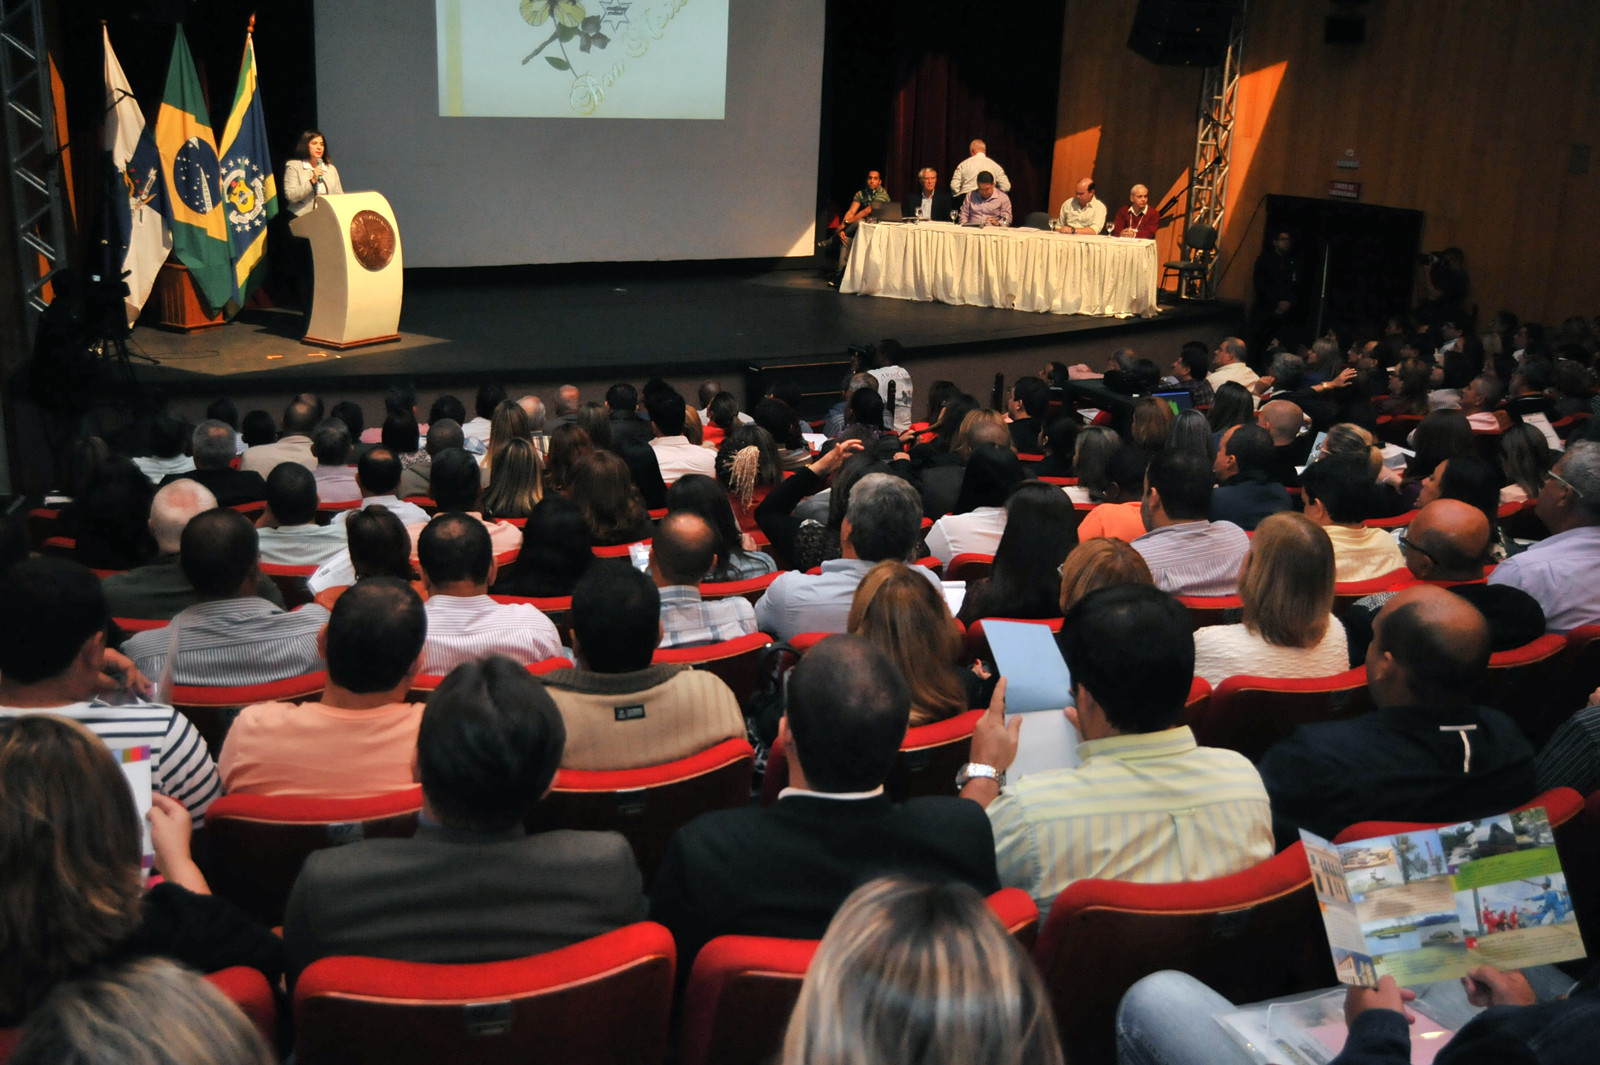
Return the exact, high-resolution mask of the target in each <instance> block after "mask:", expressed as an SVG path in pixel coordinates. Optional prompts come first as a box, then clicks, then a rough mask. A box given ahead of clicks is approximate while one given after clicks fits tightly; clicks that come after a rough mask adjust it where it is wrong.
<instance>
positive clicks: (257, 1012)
mask: <svg viewBox="0 0 1600 1065" xmlns="http://www.w3.org/2000/svg"><path fill="white" fill-rule="evenodd" d="M206 980H207V981H209V982H210V983H211V984H212V985H213V986H215V987H216V989H217V990H218V991H221V992H222V993H223V994H224V995H227V996H228V1000H229V1001H230V1002H232V1003H233V1004H234V1005H236V1006H238V1007H239V1009H240V1011H241V1012H243V1013H244V1015H245V1016H246V1017H248V1018H250V1023H251V1024H253V1025H255V1027H256V1031H258V1032H260V1033H261V1038H262V1039H264V1040H266V1044H267V1046H269V1047H274V1048H276V1047H277V1045H278V1002H277V999H276V998H274V997H273V994H272V985H271V984H269V983H267V978H266V977H265V976H263V975H261V971H260V970H259V969H252V968H250V967H248V966H245V965H235V966H233V967H232V968H230V969H222V970H220V971H218V972H214V973H211V974H209V975H208V976H207V977H206Z"/></svg>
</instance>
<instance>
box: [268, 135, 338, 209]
mask: <svg viewBox="0 0 1600 1065" xmlns="http://www.w3.org/2000/svg"><path fill="white" fill-rule="evenodd" d="M343 191H344V188H343V187H342V186H340V184H339V171H338V170H337V169H335V168H334V165H333V163H331V162H330V161H329V160H328V142H327V139H326V138H324V137H323V136H322V134H321V133H319V132H317V131H316V130H314V129H308V130H306V131H305V132H304V133H302V134H300V139H299V141H297V142H296V143H295V146H294V150H293V151H291V152H290V153H289V165H288V166H287V167H285V168H284V171H283V198H284V203H285V206H287V207H288V208H289V213H290V214H292V215H297V216H298V215H302V214H305V213H306V212H307V211H309V210H310V209H311V205H312V204H313V203H315V202H316V198H317V197H318V196H326V195H328V194H329V193H341V192H343Z"/></svg>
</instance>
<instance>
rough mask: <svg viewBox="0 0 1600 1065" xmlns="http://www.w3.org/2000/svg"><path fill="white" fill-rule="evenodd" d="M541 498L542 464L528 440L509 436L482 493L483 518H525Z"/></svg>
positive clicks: (492, 519)
mask: <svg viewBox="0 0 1600 1065" xmlns="http://www.w3.org/2000/svg"><path fill="white" fill-rule="evenodd" d="M543 498H544V462H543V460H541V459H540V458H539V449H538V448H536V447H534V446H533V442H532V441H531V440H524V439H522V438H520V437H513V438H512V439H510V440H508V441H506V443H505V446H503V447H502V448H501V449H500V454H499V456H498V457H497V458H496V461H495V464H494V467H493V468H492V470H491V471H490V475H489V487H488V488H487V489H485V490H484V493H483V516H484V517H485V518H486V519H488V520H491V521H494V520H499V519H502V518H526V517H527V516H528V515H529V514H532V513H533V508H534V507H535V506H537V505H538V503H539V500H541V499H543Z"/></svg>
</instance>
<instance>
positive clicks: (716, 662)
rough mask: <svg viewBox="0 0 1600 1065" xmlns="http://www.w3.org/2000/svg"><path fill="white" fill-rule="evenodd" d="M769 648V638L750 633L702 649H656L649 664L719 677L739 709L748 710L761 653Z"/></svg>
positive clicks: (770, 643)
mask: <svg viewBox="0 0 1600 1065" xmlns="http://www.w3.org/2000/svg"><path fill="white" fill-rule="evenodd" d="M771 646H772V637H770V636H768V635H767V634H766V633H764V632H752V633H750V634H749V635H748V636H740V637H738V638H737V639H733V640H725V641H723V642H722V643H713V644H707V645H705V646H704V647H671V648H664V649H658V650H657V651H656V653H655V655H654V656H653V657H652V658H651V661H652V662H656V663H662V662H673V663H677V664H680V665H686V666H693V667H694V668H695V669H703V670H705V671H706V672H708V673H712V674H715V675H716V676H718V677H721V678H722V682H723V683H724V684H726V685H727V686H728V687H729V688H731V689H733V694H734V697H735V698H737V699H738V700H739V707H740V709H745V708H747V707H749V705H750V696H751V695H753V694H754V693H755V690H756V680H757V674H758V673H759V672H760V670H759V668H758V667H759V666H760V665H761V655H762V652H764V651H765V650H766V649H767V648H768V647H771Z"/></svg>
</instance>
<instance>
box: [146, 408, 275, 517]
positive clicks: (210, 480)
mask: <svg viewBox="0 0 1600 1065" xmlns="http://www.w3.org/2000/svg"><path fill="white" fill-rule="evenodd" d="M236 439H237V434H235V433H234V431H233V427H232V426H231V425H229V424H228V423H227V422H221V421H213V420H207V421H203V422H201V423H200V424H199V425H197V426H195V427H194V434H193V436H192V437H191V438H190V443H189V446H190V448H191V449H192V450H193V452H194V468H193V469H191V470H189V471H188V472H186V473H169V474H167V475H166V476H165V477H163V478H162V479H161V484H162V487H165V486H167V485H169V484H171V483H172V482H173V481H197V482H199V483H200V484H203V485H205V486H206V488H207V490H209V491H210V492H211V494H212V495H213V496H215V497H216V499H217V506H219V507H236V506H238V505H239V504H241V503H255V502H258V501H260V500H262V499H265V498H266V497H267V484H266V482H265V481H264V480H262V479H261V474H259V473H256V472H255V471H254V470H236V469H234V468H233V460H234V458H235V457H236V456H237V455H238V449H237V447H236V446H235V444H234V441H235V440H236Z"/></svg>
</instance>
